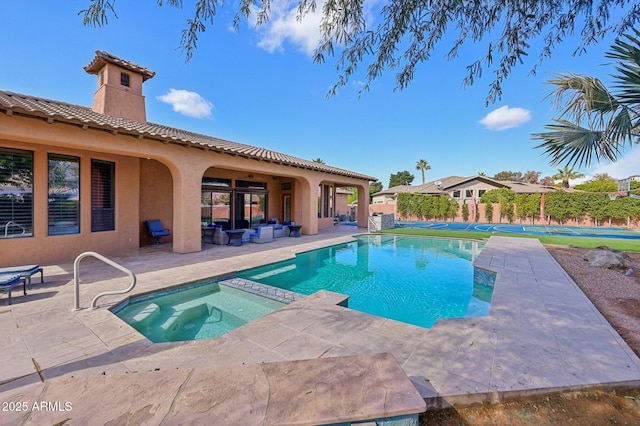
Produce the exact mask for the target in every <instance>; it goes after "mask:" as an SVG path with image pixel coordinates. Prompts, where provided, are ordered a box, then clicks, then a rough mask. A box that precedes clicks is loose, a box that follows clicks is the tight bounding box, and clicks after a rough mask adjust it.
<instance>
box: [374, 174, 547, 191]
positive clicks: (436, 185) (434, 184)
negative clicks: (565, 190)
mask: <svg viewBox="0 0 640 426" xmlns="http://www.w3.org/2000/svg"><path fill="white" fill-rule="evenodd" d="M472 180H480V181H484V182H486V183H488V184H490V185H493V186H496V187H502V188H508V189H511V190H512V191H514V192H516V193H522V194H530V193H535V192H544V191H555V190H556V189H557V188H555V187H553V186H546V185H542V184H531V183H526V182H515V181H500V180H495V179H491V178H488V177H486V176H478V175H476V176H468V177H463V176H447V177H444V178H442V179H438V180H434V181H431V182H426V183H424V184H422V185H414V186H407V185H398V186H393V187H391V188H387V189H385V190H382V191H380V192H377V193H375V194H373V195H374V196H375V195H385V194H387V195H396V194H398V193H401V192H408V193H411V194H427V195H442V194H447V193H448V191H450V190H451V189H452V188H453V187H455V186H458V185H462V184H464V183H467V182H470V181H472Z"/></svg>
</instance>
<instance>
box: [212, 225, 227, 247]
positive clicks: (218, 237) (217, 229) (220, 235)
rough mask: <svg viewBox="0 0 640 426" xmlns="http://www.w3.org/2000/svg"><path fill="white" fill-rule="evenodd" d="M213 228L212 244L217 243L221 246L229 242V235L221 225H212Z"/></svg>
mask: <svg viewBox="0 0 640 426" xmlns="http://www.w3.org/2000/svg"><path fill="white" fill-rule="evenodd" d="M213 228H214V229H213V237H211V241H212V242H213V243H214V244H219V245H221V246H226V245H227V244H229V235H227V233H226V232H225V231H224V230H223V229H222V225H214V226H213Z"/></svg>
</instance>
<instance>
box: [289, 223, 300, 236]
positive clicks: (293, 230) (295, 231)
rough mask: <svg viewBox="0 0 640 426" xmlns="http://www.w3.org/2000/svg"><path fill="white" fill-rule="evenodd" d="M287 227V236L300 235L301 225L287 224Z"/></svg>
mask: <svg viewBox="0 0 640 426" xmlns="http://www.w3.org/2000/svg"><path fill="white" fill-rule="evenodd" d="M287 226H288V227H289V231H290V233H289V236H290V237H299V236H300V229H301V228H302V225H287Z"/></svg>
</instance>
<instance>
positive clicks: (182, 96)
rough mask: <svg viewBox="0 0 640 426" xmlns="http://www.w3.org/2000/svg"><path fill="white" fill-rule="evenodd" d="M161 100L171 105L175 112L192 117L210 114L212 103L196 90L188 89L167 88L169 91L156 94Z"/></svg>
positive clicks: (203, 116) (202, 116)
mask: <svg viewBox="0 0 640 426" xmlns="http://www.w3.org/2000/svg"><path fill="white" fill-rule="evenodd" d="M157 99H158V100H159V101H161V102H164V103H166V104H169V105H171V107H172V108H173V110H174V111H175V112H177V113H180V114H183V115H186V116H188V117H193V118H206V117H210V116H211V110H212V109H213V104H212V103H211V102H209V101H207V100H206V99H204V98H203V97H202V96H200V95H199V94H198V93H196V92H190V91H188V90H179V89H169V91H168V92H167V93H166V94H164V95H162V96H158V97H157Z"/></svg>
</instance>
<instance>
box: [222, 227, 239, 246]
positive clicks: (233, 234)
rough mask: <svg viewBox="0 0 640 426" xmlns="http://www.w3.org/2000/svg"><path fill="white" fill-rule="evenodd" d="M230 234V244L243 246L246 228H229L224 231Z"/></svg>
mask: <svg viewBox="0 0 640 426" xmlns="http://www.w3.org/2000/svg"><path fill="white" fill-rule="evenodd" d="M224 232H226V233H227V235H228V236H229V244H228V245H230V246H241V245H242V236H243V235H244V229H229V230H228V231H224Z"/></svg>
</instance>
